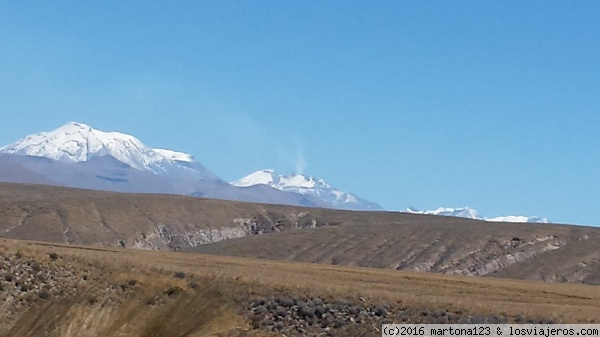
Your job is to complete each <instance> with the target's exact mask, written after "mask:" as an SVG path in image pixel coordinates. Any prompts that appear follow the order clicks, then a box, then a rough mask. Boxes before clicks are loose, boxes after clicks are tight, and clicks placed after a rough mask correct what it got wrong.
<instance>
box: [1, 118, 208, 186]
mask: <svg viewBox="0 0 600 337" xmlns="http://www.w3.org/2000/svg"><path fill="white" fill-rule="evenodd" d="M0 153H8V154H16V155H29V156H39V157H46V158H50V159H54V160H58V161H61V162H67V163H76V162H85V161H88V160H90V159H91V158H94V157H101V156H106V155H110V156H112V157H114V158H115V159H117V160H118V161H120V162H122V163H125V164H127V165H129V166H131V167H133V168H135V169H138V170H142V171H149V172H152V173H154V174H158V175H161V176H167V177H185V176H189V177H190V178H204V177H210V178H216V176H215V175H214V174H212V173H210V172H209V171H208V170H206V169H205V168H204V167H202V165H200V164H199V163H197V162H196V161H195V160H194V158H193V157H192V156H191V155H189V154H187V153H182V152H176V151H171V150H165V149H153V148H150V147H148V146H146V145H144V144H143V143H142V142H141V141H140V140H139V139H137V138H135V137H134V136H131V135H128V134H124V133H119V132H105V131H101V130H97V129H94V128H92V127H91V126H89V125H86V124H83V123H77V122H69V123H67V124H65V125H63V126H61V127H59V128H57V129H55V130H53V131H49V132H41V133H37V134H33V135H29V136H27V137H25V138H23V139H20V140H18V141H17V142H15V143H13V144H10V145H7V146H4V147H1V148H0ZM182 162H184V163H185V164H186V165H181V163H182ZM190 163H192V164H193V165H190Z"/></svg>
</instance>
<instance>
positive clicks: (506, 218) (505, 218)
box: [485, 215, 550, 223]
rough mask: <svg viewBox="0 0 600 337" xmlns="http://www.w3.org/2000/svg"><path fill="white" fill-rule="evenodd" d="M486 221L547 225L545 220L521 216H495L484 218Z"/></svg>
mask: <svg viewBox="0 0 600 337" xmlns="http://www.w3.org/2000/svg"><path fill="white" fill-rule="evenodd" d="M485 220H487V221H493V222H530V223H549V222H550V221H548V219H546V218H539V217H537V216H532V217H528V216H522V215H508V216H497V217H495V218H485Z"/></svg>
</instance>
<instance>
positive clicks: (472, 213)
mask: <svg viewBox="0 0 600 337" xmlns="http://www.w3.org/2000/svg"><path fill="white" fill-rule="evenodd" d="M404 212H406V213H413V214H429V215H442V216H455V217H460V218H466V219H478V220H483V218H482V217H480V216H479V214H478V213H477V211H476V210H474V209H470V208H468V207H462V208H448V207H440V208H438V209H435V210H432V211H419V210H416V209H414V208H408V209H406V210H404Z"/></svg>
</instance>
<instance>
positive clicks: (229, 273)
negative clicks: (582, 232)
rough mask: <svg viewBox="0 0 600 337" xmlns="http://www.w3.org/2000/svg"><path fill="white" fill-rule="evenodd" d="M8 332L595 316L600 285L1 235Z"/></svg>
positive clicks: (275, 330) (218, 330) (369, 329)
mask: <svg viewBox="0 0 600 337" xmlns="http://www.w3.org/2000/svg"><path fill="white" fill-rule="evenodd" d="M0 249H1V251H2V269H1V272H2V275H0V277H1V278H2V281H1V283H0V284H1V289H2V290H1V292H0V294H1V295H2V300H3V301H2V303H3V306H2V312H1V315H2V316H1V318H2V319H1V322H2V324H1V326H0V329H2V330H1V332H2V333H3V334H4V336H24V337H26V336H39V335H40V333H42V332H46V331H50V332H52V333H51V334H50V335H51V336H115V335H121V336H165V337H166V336H202V335H205V336H210V335H212V336H226V335H227V336H260V335H270V334H273V335H281V334H285V335H288V336H293V335H307V336H317V335H323V334H325V335H330V336H348V335H365V336H370V335H372V336H376V335H380V333H379V332H378V331H377V329H378V328H380V327H381V324H382V323H392V322H397V323H402V322H406V323H410V322H428V323H442V322H465V323H466V322H471V323H486V322H488V323H502V322H568V323H583V322H595V319H597V317H600V287H596V286H589V285H575V284H558V283H548V282H533V281H520V280H507V279H496V278H480V277H466V276H450V275H439V274H431V273H415V272H406V271H394V270H384V269H370V268H357V267H341V266H329V265H318V264H308V263H293V262H282V261H267V260H255V259H247V258H235V257H220V256H208V255H197V254H188V253H175V252H153V251H140V250H126V249H106V248H97V247H86V246H68V245H58V244H50V243H41V242H23V241H13V240H2V241H0Z"/></svg>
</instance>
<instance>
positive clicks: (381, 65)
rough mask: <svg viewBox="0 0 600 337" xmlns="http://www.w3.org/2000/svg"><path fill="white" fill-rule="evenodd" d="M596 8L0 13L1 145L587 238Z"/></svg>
mask: <svg viewBox="0 0 600 337" xmlns="http://www.w3.org/2000/svg"><path fill="white" fill-rule="evenodd" d="M599 17H600V3H599V2H597V1H578V2H564V1H526V2H524V1H494V2H492V1H485V2H484V1H326V2H323V1H222V0H220V1H176V2H173V1H96V2H91V1H75V2H74V1H52V2H48V1H27V2H23V1H1V0H0V51H1V52H0V75H1V76H0V99H1V102H0V103H1V104H0V112H1V113H0V116H1V124H0V125H1V126H0V144H2V145H4V144H8V143H11V142H13V141H15V140H17V139H19V138H21V137H23V136H25V135H27V134H31V133H35V132H40V131H46V130H51V129H54V128H56V127H58V126H60V125H62V124H64V123H66V122H68V121H72V120H74V121H80V122H84V123H88V124H90V125H92V126H94V127H95V128H98V129H102V130H107V131H108V130H115V131H122V132H126V133H130V134H133V135H135V136H137V137H138V138H140V139H141V140H142V141H143V142H145V143H146V144H148V145H150V146H153V147H166V148H171V149H175V150H180V151H185V152H189V153H192V154H193V155H194V156H196V157H197V158H198V159H199V160H200V161H201V162H202V163H203V164H204V165H205V166H207V167H208V168H209V169H211V170H212V171H213V172H215V173H217V174H218V175H220V176H222V177H223V178H224V179H226V180H236V179H238V178H240V177H242V176H244V175H246V174H248V173H250V172H252V171H255V170H258V169H262V168H274V169H276V170H278V171H280V172H281V173H291V172H293V171H298V170H302V171H303V172H304V173H306V174H309V175H314V176H318V177H322V178H324V179H326V180H328V181H329V182H331V183H332V184H333V185H334V186H337V187H338V188H340V189H342V190H345V191H351V192H354V193H357V194H358V195H360V196H362V197H364V198H367V199H370V200H373V201H377V202H379V203H380V204H381V205H382V206H383V207H384V208H386V209H390V210H400V209H404V208H406V207H408V206H414V207H416V208H419V209H432V208H437V207H438V206H446V207H462V206H469V207H472V208H475V209H477V210H478V211H479V212H480V213H481V214H482V215H484V216H489V217H491V216H498V215H507V214H523V215H537V216H542V217H548V218H550V220H551V221H554V222H566V223H578V224H591V225H600V220H599V219H600V208H598V202H599V201H600V188H599V187H600V177H599V175H600V169H599V167H600V156H599V148H600V134H599V131H600V62H599V60H600V20H598V18H599Z"/></svg>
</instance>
